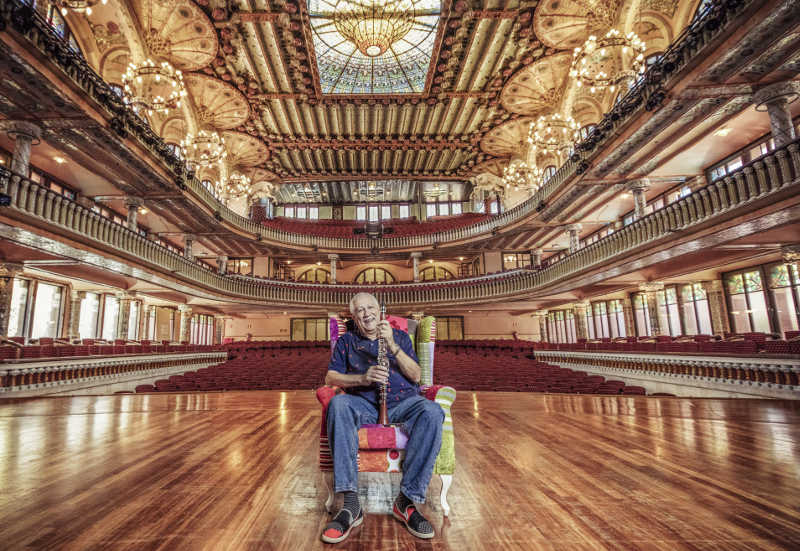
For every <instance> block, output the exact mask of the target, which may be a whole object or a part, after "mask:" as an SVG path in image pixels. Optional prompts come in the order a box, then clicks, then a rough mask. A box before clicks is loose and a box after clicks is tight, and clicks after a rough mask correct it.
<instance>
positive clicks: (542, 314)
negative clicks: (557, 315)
mask: <svg viewBox="0 0 800 551" xmlns="http://www.w3.org/2000/svg"><path fill="white" fill-rule="evenodd" d="M535 315H536V319H537V320H538V321H539V341H540V342H550V341H549V340H548V338H547V310H539V311H537V312H536V314H535Z"/></svg>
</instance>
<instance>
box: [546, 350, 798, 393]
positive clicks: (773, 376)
mask: <svg viewBox="0 0 800 551" xmlns="http://www.w3.org/2000/svg"><path fill="white" fill-rule="evenodd" d="M536 359H537V360H540V361H543V362H548V363H553V364H557V365H559V366H561V367H569V368H577V369H582V370H584V371H587V370H592V371H597V372H599V373H607V374H611V375H614V376H619V377H625V376H633V377H639V378H641V377H649V378H654V379H660V380H664V379H666V380H671V381H673V382H678V383H680V382H683V383H684V384H688V385H689V386H704V383H723V385H731V386H730V390H729V391H730V392H735V391H737V389H746V390H750V391H755V392H756V393H758V391H759V389H762V390H767V389H771V390H777V391H790V392H791V393H793V395H792V397H794V398H798V397H800V384H799V383H798V376H799V375H800V359H789V358H786V359H783V358H760V357H723V356H710V355H709V356H705V355H689V354H663V355H662V354H629V353H624V352H623V353H620V352H570V351H561V350H559V351H554V350H547V351H544V350H541V351H537V352H536ZM717 388H720V387H717ZM722 388H725V387H724V386H723V387H722Z"/></svg>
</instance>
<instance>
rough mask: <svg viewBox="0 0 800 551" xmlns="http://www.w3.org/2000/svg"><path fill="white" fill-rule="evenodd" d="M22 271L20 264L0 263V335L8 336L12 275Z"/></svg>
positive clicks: (12, 288) (12, 286)
mask: <svg viewBox="0 0 800 551" xmlns="http://www.w3.org/2000/svg"><path fill="white" fill-rule="evenodd" d="M21 271H22V264H16V263H11V262H4V263H2V264H0V335H2V336H3V337H7V336H8V322H9V320H10V317H11V294H12V292H13V290H14V277H15V276H16V275H17V274H18V273H20V272H21Z"/></svg>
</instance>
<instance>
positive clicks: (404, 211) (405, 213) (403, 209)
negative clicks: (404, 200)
mask: <svg viewBox="0 0 800 551" xmlns="http://www.w3.org/2000/svg"><path fill="white" fill-rule="evenodd" d="M409 216H410V214H409V209H408V205H400V218H408V217H409Z"/></svg>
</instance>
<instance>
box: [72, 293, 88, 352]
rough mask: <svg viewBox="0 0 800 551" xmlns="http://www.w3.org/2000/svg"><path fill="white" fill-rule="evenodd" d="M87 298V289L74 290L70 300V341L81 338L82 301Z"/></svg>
mask: <svg viewBox="0 0 800 551" xmlns="http://www.w3.org/2000/svg"><path fill="white" fill-rule="evenodd" d="M84 298H86V291H72V293H71V294H70V301H69V330H68V331H69V332H68V335H67V338H69V340H70V342H71V341H74V340H78V339H80V338H81V331H80V327H81V301H83V299H84Z"/></svg>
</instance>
